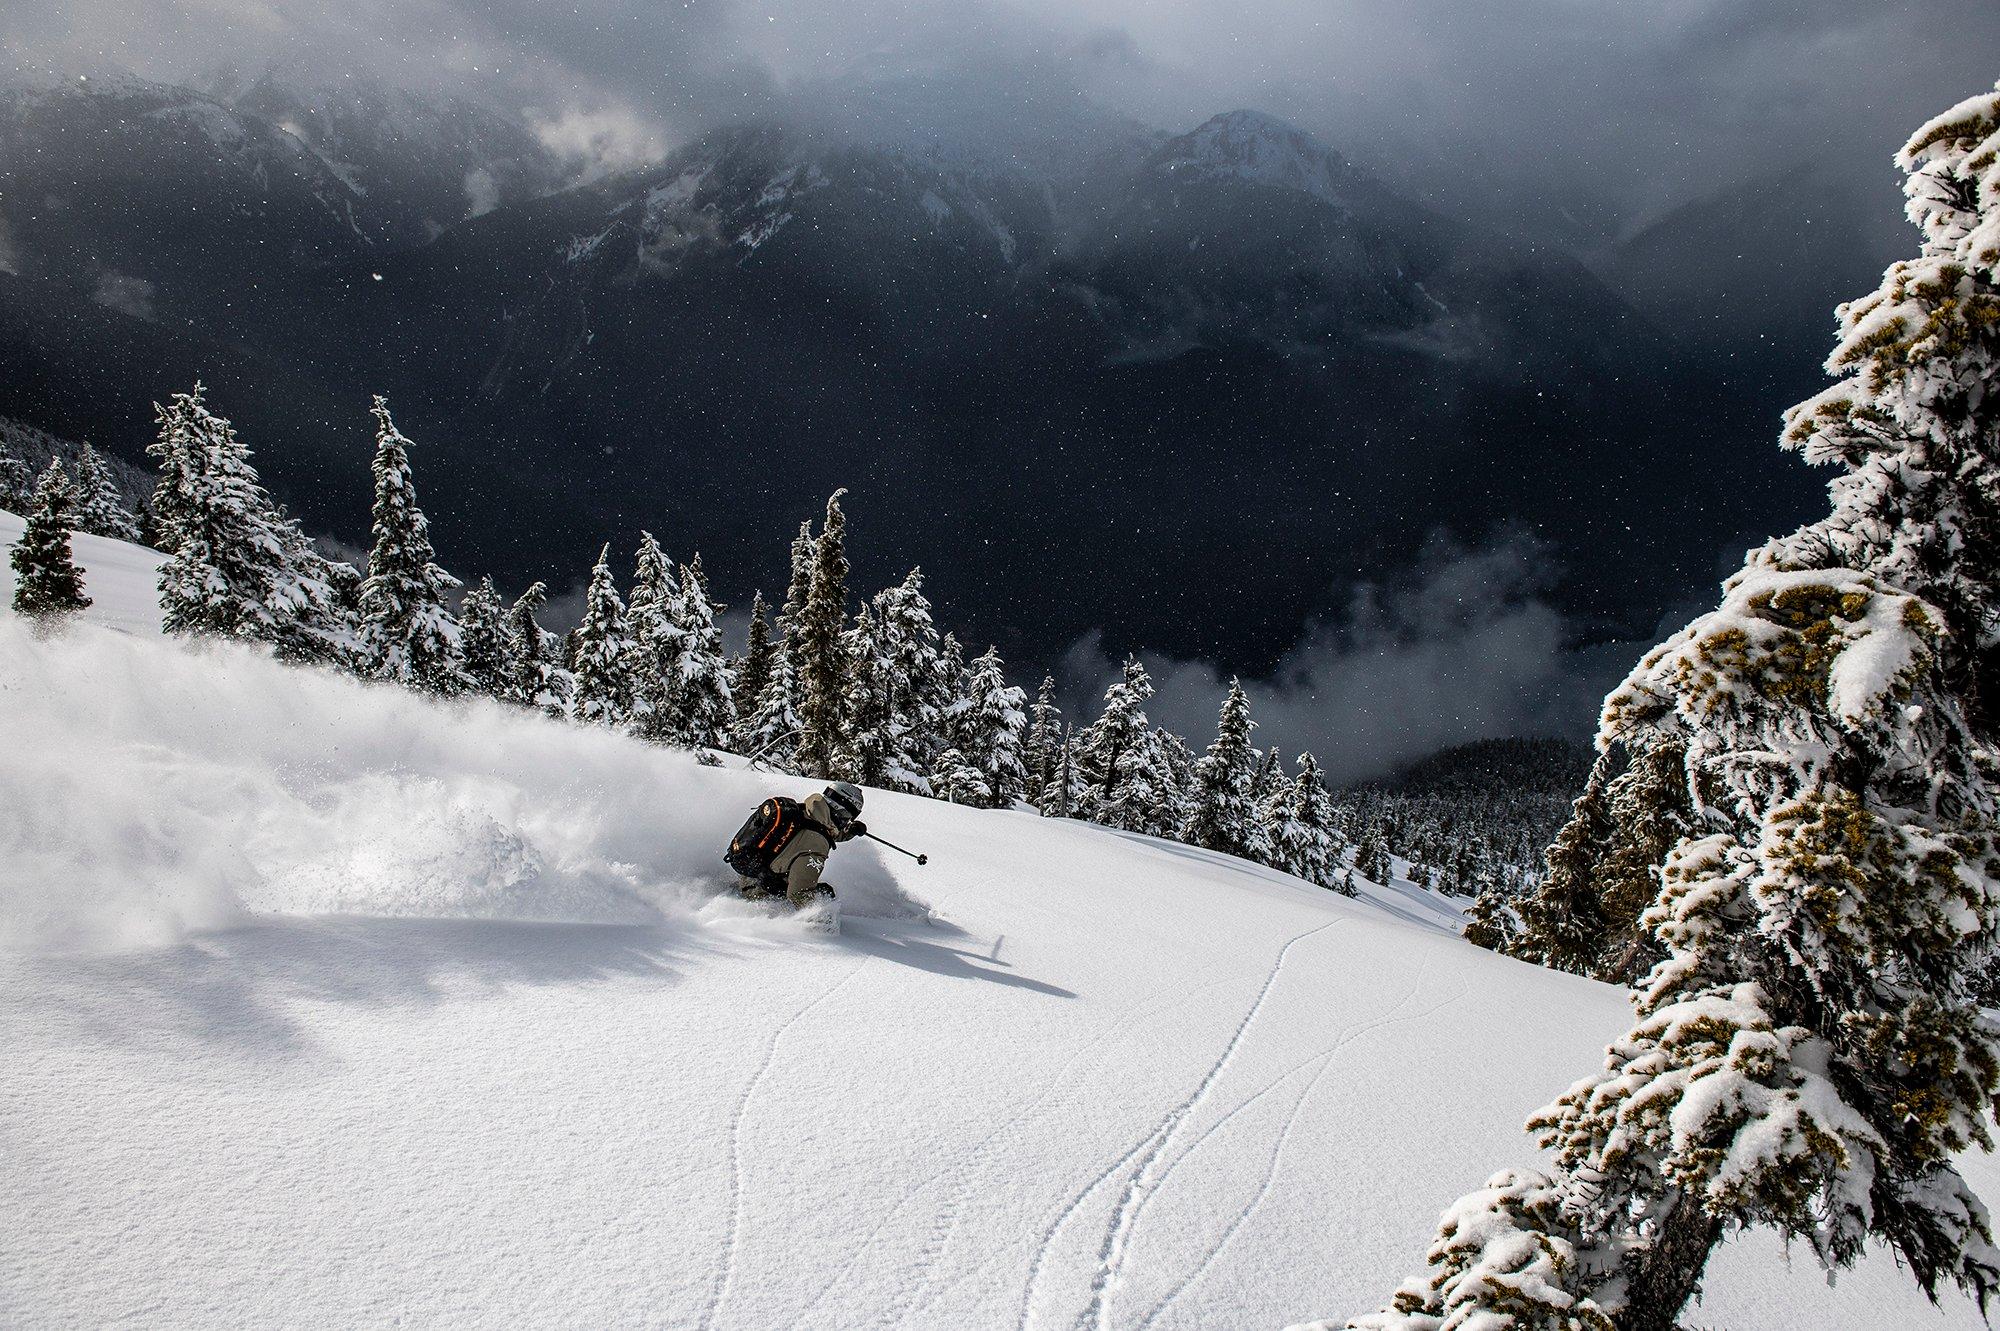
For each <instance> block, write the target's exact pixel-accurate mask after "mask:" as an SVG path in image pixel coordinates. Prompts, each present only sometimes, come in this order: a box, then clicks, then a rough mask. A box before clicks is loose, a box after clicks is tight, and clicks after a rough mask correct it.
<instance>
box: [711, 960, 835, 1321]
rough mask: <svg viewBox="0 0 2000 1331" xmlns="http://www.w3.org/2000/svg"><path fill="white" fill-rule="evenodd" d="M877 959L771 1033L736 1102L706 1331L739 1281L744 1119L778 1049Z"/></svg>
mask: <svg viewBox="0 0 2000 1331" xmlns="http://www.w3.org/2000/svg"><path fill="white" fill-rule="evenodd" d="M873 960H874V958H873V957H863V958H862V959H861V960H860V961H859V962H857V963H856V964H855V965H854V966H853V967H852V968H850V969H849V970H848V971H847V972H846V973H845V974H844V975H842V976H841V977H840V978H839V979H838V980H835V981H834V982H833V983H832V984H830V985H828V986H827V987H826V988H825V989H823V990H821V991H820V994H819V997H817V998H815V999H813V1000H812V1001H811V1002H810V1003H807V1004H806V1005H805V1006H804V1007H802V1008H800V1009H799V1010H798V1011H797V1012H794V1013H793V1014H792V1015H791V1016H790V1017H788V1018H787V1019H786V1020H785V1023H784V1024H783V1025H781V1026H779V1027H778V1028H777V1029H776V1030H774V1031H772V1032H771V1039H770V1041H769V1042H768V1043H767V1044H766V1045H765V1046H764V1061H763V1062H761V1063H759V1064H758V1065H757V1071H756V1072H755V1073H753V1074H752V1075H751V1077H750V1080H749V1081H748V1082H747V1083H745V1084H744V1087H743V1095H742V1098H741V1099H739V1100H738V1101H737V1102H736V1112H735V1113H733V1114H732V1115H730V1119H729V1211H730V1214H729V1237H728V1238H727V1239H726V1240H724V1242H723V1245H722V1260H721V1262H720V1264H719V1265H718V1267H717V1269H716V1273H715V1279H714V1282H713V1283H712V1284H711V1285H710V1286H709V1294H708V1306H707V1307H706V1308H704V1309H703V1310H702V1315H701V1325H702V1328H703V1331H707V1329H708V1328H710V1327H712V1326H714V1325H715V1319H716V1318H717V1317H719V1316H720V1315H721V1314H722V1308H723V1305H724V1304H726V1303H728V1301H729V1289H730V1285H731V1284H732V1283H733V1282H734V1280H735V1278H736V1249H737V1245H738V1242H739V1241H740V1240H741V1238H742V1236H743V1192H744V1188H743V1183H744V1179H743V1119H744V1117H745V1115H747V1114H748V1113H749V1112H750V1102H751V1101H752V1100H753V1099H755V1098H756V1095H757V1088H758V1087H759V1086H761V1085H763V1084H764V1078H765V1077H766V1076H768V1075H769V1074H770V1071H771V1065H772V1064H773V1063H775V1062H777V1059H778V1046H779V1045H780V1044H782V1043H783V1042H784V1039H785V1036H786V1035H787V1034H788V1033H789V1032H790V1031H791V1029H792V1027H794V1026H796V1025H798V1024H799V1023H800V1022H801V1021H803V1020H804V1019H805V1017H806V1014H808V1013H810V1012H811V1011H812V1010H813V1009H814V1008H816V1007H818V1006H819V1005H820V1004H821V1003H824V1002H826V1000H827V999H829V998H832V997H833V996H834V995H835V994H836V993H838V992H840V990H841V989H842V988H843V987H845V985H846V984H847V982H848V981H849V980H851V979H853V978H854V977H855V976H857V975H859V974H860V973H861V972H862V971H864V970H866V969H867V968H868V963H869V962H871V961H873Z"/></svg>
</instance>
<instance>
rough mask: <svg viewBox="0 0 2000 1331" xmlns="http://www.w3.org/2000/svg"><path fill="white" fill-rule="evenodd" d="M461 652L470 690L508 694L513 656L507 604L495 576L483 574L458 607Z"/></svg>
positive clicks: (491, 695)
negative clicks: (509, 640) (496, 584)
mask: <svg viewBox="0 0 2000 1331" xmlns="http://www.w3.org/2000/svg"><path fill="white" fill-rule="evenodd" d="M459 653H460V656H461V657H462V658H463V660H462V665H463V668H464V670H465V683H466V688H467V690H468V691H469V692H472V693H477V694H480V695H482V696H484V697H488V698H504V697H506V696H507V695H508V692H509V689H510V687H511V680H512V676H513V668H512V659H513V658H512V652H511V650H510V648H509V646H508V641H507V608H506V606H505V605H503V604H502V603H501V600H500V592H499V590H498V589H497V588H495V587H494V585H493V579H492V578H481V579H480V580H479V585H478V586H477V587H474V588H473V589H472V590H471V591H470V592H468V593H466V597H465V603H464V604H463V605H461V606H460V607H459Z"/></svg>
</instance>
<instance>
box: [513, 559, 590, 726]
mask: <svg viewBox="0 0 2000 1331" xmlns="http://www.w3.org/2000/svg"><path fill="white" fill-rule="evenodd" d="M548 601H549V589H548V588H547V587H546V586H544V585H543V584H542V583H539V582H538V583H535V584H534V585H533V586H531V587H529V588H528V590H526V591H525V592H522V593H521V599H520V600H518V601H516V602H514V606H513V608H512V609H511V610H509V611H508V612H507V646H508V654H509V656H510V657H511V658H512V671H511V673H512V675H513V683H512V686H511V687H510V688H509V689H508V694H507V696H508V698H509V699H510V700H512V701H514V702H517V703H520V704H521V705H522V706H524V707H533V708H536V709H538V710H540V711H544V712H547V713H548V714H549V715H550V716H566V715H568V713H569V700H570V696H571V694H572V693H573V692H574V681H573V680H572V679H571V677H570V673H569V672H568V671H567V670H565V669H563V665H562V640H561V639H559V638H557V637H556V635H555V634H553V633H551V632H549V631H548V630H547V629H545V628H543V627H542V626H541V622H540V621H539V620H537V619H536V618H535V616H536V615H537V614H539V613H540V612H541V609H542V607H543V606H545V605H547V604H548Z"/></svg>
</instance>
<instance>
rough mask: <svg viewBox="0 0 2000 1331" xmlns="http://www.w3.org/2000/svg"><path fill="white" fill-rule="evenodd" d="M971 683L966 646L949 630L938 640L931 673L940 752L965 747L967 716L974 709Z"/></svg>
mask: <svg viewBox="0 0 2000 1331" xmlns="http://www.w3.org/2000/svg"><path fill="white" fill-rule="evenodd" d="M968 683H969V681H968V680H967V679H966V674H965V648H964V647H963V646H962V645H960V643H959V641H958V635H957V634H956V633H950V632H947V633H946V634H945V635H944V638H943V639H942V640H941V641H940V642H939V643H938V656H937V668H936V669H935V670H934V671H933V672H932V674H931V689H932V692H931V706H932V709H933V710H934V711H935V713H936V715H937V733H938V744H939V750H940V752H941V751H942V750H944V749H948V748H949V749H963V748H964V747H965V746H966V743H967V736H966V733H965V717H966V714H967V713H968V712H970V711H971V710H972V698H971V695H970V694H969V693H968V692H967V685H968Z"/></svg>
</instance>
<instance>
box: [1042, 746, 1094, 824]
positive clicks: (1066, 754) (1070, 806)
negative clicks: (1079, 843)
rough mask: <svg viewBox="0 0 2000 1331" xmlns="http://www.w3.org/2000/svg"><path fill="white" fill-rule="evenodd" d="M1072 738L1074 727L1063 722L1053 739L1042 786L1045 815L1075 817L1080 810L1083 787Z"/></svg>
mask: <svg viewBox="0 0 2000 1331" xmlns="http://www.w3.org/2000/svg"><path fill="white" fill-rule="evenodd" d="M1075 742H1076V730H1075V727H1073V726H1064V727H1063V732H1062V738H1061V739H1060V740H1058V741H1056V756H1055V762H1054V763H1053V764H1052V765H1051V767H1050V770H1049V781H1048V784H1047V785H1045V786H1043V787H1042V799H1041V806H1042V813H1043V814H1044V815H1045V816H1046V817H1049V818H1075V817H1078V816H1080V814H1081V810H1082V806H1083V800H1084V795H1085V789H1086V788H1085V786H1084V783H1083V776H1082V774H1081V773H1080V772H1078V771H1077V766H1076V761H1075V758H1074V750H1075Z"/></svg>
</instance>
